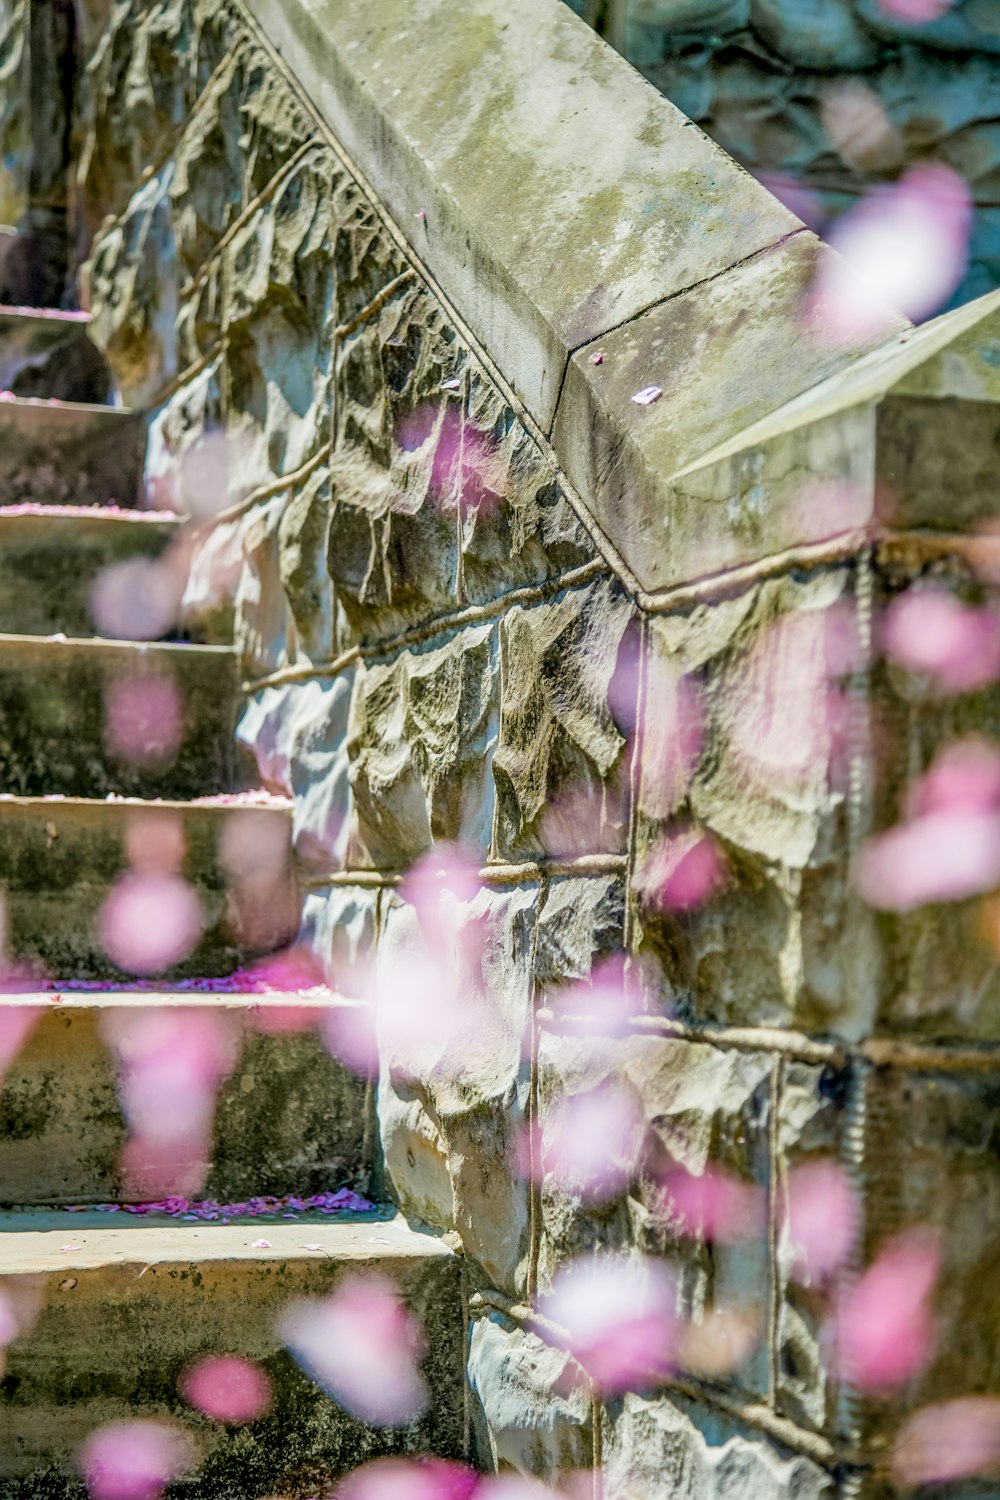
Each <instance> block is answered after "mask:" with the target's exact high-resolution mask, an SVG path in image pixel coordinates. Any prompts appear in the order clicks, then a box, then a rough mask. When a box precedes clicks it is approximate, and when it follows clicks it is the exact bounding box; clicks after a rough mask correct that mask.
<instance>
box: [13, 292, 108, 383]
mask: <svg viewBox="0 0 1000 1500" xmlns="http://www.w3.org/2000/svg"><path fill="white" fill-rule="evenodd" d="M0 274H2V273H0ZM87 321H88V320H87V319H86V318H85V317H83V316H82V315H81V314H79V313H57V312H45V313H29V312H23V311H22V310H21V309H19V308H17V309H13V308H12V309H5V310H0V390H4V391H13V392H14V394H15V396H41V397H43V398H46V397H47V398H49V399H52V398H55V399H56V400H58V401H90V402H94V403H95V404H96V405H98V406H102V405H105V404H108V403H110V402H111V400H112V398H113V391H112V381H111V373H110V371H109V369H108V367H107V365H106V364H105V362H104V360H103V359H102V358H101V355H100V354H99V353H98V351H97V349H96V348H95V346H94V345H93V343H92V342H91V340H90V337H89V334H88V327H87Z"/></svg>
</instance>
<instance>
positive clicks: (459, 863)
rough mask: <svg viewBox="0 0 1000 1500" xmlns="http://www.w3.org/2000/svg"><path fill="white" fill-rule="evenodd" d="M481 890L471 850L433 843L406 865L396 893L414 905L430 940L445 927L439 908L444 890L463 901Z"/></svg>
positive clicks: (458, 846)
mask: <svg viewBox="0 0 1000 1500" xmlns="http://www.w3.org/2000/svg"><path fill="white" fill-rule="evenodd" d="M481 889H482V881H481V880H480V878H479V861H478V860H477V859H476V857H475V855H474V854H473V852H472V850H471V849H463V848H462V846H461V845H459V844H435V845H434V847H433V848H432V849H429V850H428V852H427V853H426V854H424V855H422V856H421V858H420V859H418V860H417V862H416V864H414V865H411V866H410V869H409V870H408V871H407V873H406V875H405V877H404V879H403V883H402V885H401V886H400V895H401V896H402V897H403V899H404V900H405V901H408V902H409V903H410V904H411V906H412V907H413V908H414V910H415V911H416V913H417V916H418V917H419V918H420V923H421V926H422V927H423V928H424V931H425V932H426V933H427V934H428V936H429V937H430V938H431V940H432V941H433V940H437V939H439V938H441V937H442V936H443V933H444V931H445V928H446V926H447V919H446V918H444V917H443V916H442V910H441V898H442V896H443V895H444V894H445V892H448V893H449V894H450V895H452V896H453V897H454V898H455V900H456V901H460V902H462V903H463V904H464V903H468V902H470V901H473V900H474V899H475V897H476V895H477V894H478V893H479V891H480V890H481Z"/></svg>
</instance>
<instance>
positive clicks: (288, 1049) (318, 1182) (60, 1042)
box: [0, 993, 368, 1205]
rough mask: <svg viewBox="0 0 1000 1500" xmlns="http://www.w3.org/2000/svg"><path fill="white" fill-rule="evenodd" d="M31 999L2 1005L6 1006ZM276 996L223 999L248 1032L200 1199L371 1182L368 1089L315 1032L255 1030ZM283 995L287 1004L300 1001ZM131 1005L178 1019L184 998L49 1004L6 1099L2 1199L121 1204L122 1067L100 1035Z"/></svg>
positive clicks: (0, 1103)
mask: <svg viewBox="0 0 1000 1500" xmlns="http://www.w3.org/2000/svg"><path fill="white" fill-rule="evenodd" d="M31 998H32V997H30V996H23V997H17V999H16V1000H15V999H14V998H13V997H7V1000H6V1004H7V1005H8V1006H10V1005H13V1004H16V1003H18V1001H21V1000H30V999H31ZM34 998H36V999H37V997H34ZM197 998H198V1000H199V1001H201V1002H203V1001H209V1002H210V1001H211V997H208V996H204V997H202V996H199V997H197ZM280 998H282V997H277V996H275V997H268V999H267V1000H266V1001H265V1000H264V998H263V997H258V998H257V999H256V1000H255V998H254V997H252V996H248V997H231V996H219V997H216V1000H217V1003H218V1004H219V1005H220V1006H221V1007H222V1012H221V1013H222V1014H224V1015H225V1016H226V1018H227V1019H228V1020H230V1021H231V1022H232V1024H233V1027H234V1030H235V1031H236V1034H237V1036H239V1035H240V1033H241V1032H242V1040H241V1042H240V1044H239V1049H240V1055H239V1061H238V1063H237V1065H236V1068H235V1070H234V1072H233V1074H232V1076H231V1077H230V1078H229V1079H228V1080H227V1082H226V1083H225V1084H224V1085H223V1087H222V1089H221V1091H220V1093H219V1097H218V1107H217V1110H216V1116H215V1144H214V1147H213V1151H212V1157H211V1168H210V1170H209V1172H208V1174H207V1177H206V1179H205V1182H204V1189H203V1194H202V1196H205V1197H211V1198H215V1199H216V1200H217V1201H219V1202H222V1203H232V1202H237V1201H239V1200H240V1199H243V1198H245V1197H247V1196H248V1195H251V1194H262V1193H275V1194H281V1193H289V1192H294V1193H302V1194H307V1193H315V1192H327V1191H330V1190H332V1189H333V1188H335V1187H339V1186H341V1185H342V1184H344V1183H347V1182H349V1183H351V1184H352V1185H356V1186H358V1187H360V1188H361V1190H362V1191H364V1190H365V1189H366V1188H367V1185H368V1184H367V1181H366V1171H365V1162H364V1156H363V1151H362V1146H363V1142H364V1135H365V1101H364V1083H363V1081H362V1080H361V1079H359V1078H357V1077H356V1076H355V1075H354V1074H352V1073H351V1072H349V1071H348V1070H347V1069H346V1068H343V1067H341V1066H339V1065H338V1064H336V1063H335V1062H334V1061H333V1059H332V1058H331V1057H330V1055H329V1053H327V1052H326V1050H325V1049H324V1048H323V1047H322V1046H321V1045H320V1043H319V1041H318V1040H317V1038H316V1037H315V1035H313V1034H312V1033H311V1032H310V1031H309V1030H305V1031H303V1032H302V1033H288V1032H285V1033H280V1032H279V1033H277V1034H274V1035H270V1034H267V1032H266V1031H265V1032H264V1033H262V1034H259V1033H257V1032H256V1030H255V1029H254V1021H255V1011H254V1009H253V1007H254V1005H255V1004H256V1005H257V1007H258V1010H259V1012H260V1014H261V1019H262V1020H263V1022H264V1023H265V1025H266V1022H267V1008H268V1007H270V1006H272V1005H273V1004H274V1003H275V1001H277V1000H279V999H280ZM285 998H286V1003H288V1004H295V1003H296V1001H298V1000H299V997H298V996H288V997H285ZM187 999H188V1001H189V1002H190V999H191V997H190V996H188V997H187ZM129 1001H131V1002H132V1004H133V1005H135V1006H139V1005H143V1006H148V1005H150V1004H151V1003H156V1004H169V1005H170V1007H171V1008H173V1009H176V1010H178V1011H180V1012H181V1013H183V1010H184V1002H185V997H184V996H183V995H165V996H160V995H149V994H137V995H135V996H130V995H124V994H120V993H117V994H112V995H93V996H91V995H73V994H72V993H65V994H64V995H63V998H62V1002H61V1003H60V1004H59V1005H58V1006H56V1005H53V1004H51V1003H50V1002H48V1000H47V997H45V998H43V999H42V1003H43V1004H44V1005H46V1012H45V1014H44V1015H43V1017H42V1020H41V1022H40V1024H39V1025H38V1027H37V1028H36V1030H35V1031H34V1033H33V1034H32V1036H31V1038H30V1040H29V1042H28V1044H27V1046H26V1047H25V1048H23V1049H22V1051H21V1052H20V1053H19V1054H18V1058H17V1064H16V1067H14V1068H12V1069H11V1071H10V1072H9V1073H8V1075H7V1076H6V1078H5V1079H4V1087H3V1092H2V1093H0V1135H2V1145H0V1202H4V1203H18V1204H22V1205H23V1204H45V1203H50V1204H55V1203H70V1204H78V1203H106V1202H110V1201H118V1200H120V1199H121V1197H122V1186H123V1184H122V1181H121V1174H120V1165H119V1153H120V1151H121V1147H122V1145H123V1143H124V1138H125V1126H124V1121H123V1119H122V1115H121V1111H120V1108H119V1104H118V1099H117V1095H116V1089H115V1080H116V1068H115V1062H114V1059H113V1057H112V1056H111V1054H110V1052H109V1049H108V1047H107V1045H106V1043H105V1041H104V1040H103V1037H104V1035H106V1025H107V1023H108V1021H109V1020H113V1019H114V1017H115V1016H116V1015H118V1016H121V1011H120V1009H119V1008H120V1007H122V1006H123V1005H125V1004H126V1003H127V1002H129ZM199 1008H201V1007H199ZM248 1022H249V1024H247V1023H248ZM131 1187H132V1189H134V1188H135V1182H134V1181H132V1182H131ZM159 1196H160V1197H162V1196H163V1183H162V1177H161V1181H160V1191H159ZM133 1197H134V1191H133Z"/></svg>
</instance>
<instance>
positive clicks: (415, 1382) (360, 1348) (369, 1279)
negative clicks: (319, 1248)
mask: <svg viewBox="0 0 1000 1500" xmlns="http://www.w3.org/2000/svg"><path fill="white" fill-rule="evenodd" d="M279 1332H280V1335H281V1338H282V1339H283V1341H284V1342H285V1344H287V1346H288V1347H289V1349H290V1350H291V1352H292V1354H293V1355H294V1356H295V1358H296V1360H297V1361H298V1362H299V1364H300V1365H301V1366H302V1368H303V1369H304V1370H305V1371H306V1373H307V1374H308V1375H309V1376H310V1377H311V1378H312V1379H313V1380H315V1381H316V1383H317V1385H321V1386H322V1387H323V1389H324V1390H326V1391H327V1392H328V1394H329V1395H331V1396H332V1397H333V1398H334V1400H335V1401H338V1402H339V1403H340V1405H341V1406H343V1407H345V1408H346V1409H347V1410H348V1411H349V1412H351V1413H353V1415H354V1416H357V1417H360V1418H361V1419H362V1420H363V1421H366V1422H373V1423H376V1424H378V1425H379V1426H382V1427H396V1426H399V1425H400V1424H402V1423H404V1422H411V1421H413V1419H414V1418H415V1417H417V1416H419V1414H420V1413H421V1411H423V1409H424V1407H425V1405H426V1404H427V1387H426V1385H425V1384H424V1379H423V1376H422V1375H421V1373H420V1360H421V1358H422V1356H423V1352H424V1336H423V1330H422V1329H421V1327H420V1325H419V1323H418V1322H417V1321H416V1320H415V1319H414V1318H413V1317H411V1315H410V1314H409V1313H408V1312H407V1310H406V1307H405V1306H404V1304H403V1301H402V1297H401V1295H400V1292H399V1289H398V1288H397V1287H396V1286H395V1285H394V1284H393V1283H392V1282H391V1281H387V1280H385V1279H384V1278H382V1277H377V1276H351V1277H348V1278H346V1279H345V1280H344V1281H342V1282H341V1283H340V1285H339V1286H338V1287H337V1290H336V1291H335V1292H333V1293H332V1294H331V1296H329V1297H328V1298H326V1300H325V1301H323V1302H295V1303H293V1304H292V1305H291V1306H290V1307H289V1308H287V1309H286V1311H285V1313H284V1314H283V1316H282V1318H281V1321H280V1324H279Z"/></svg>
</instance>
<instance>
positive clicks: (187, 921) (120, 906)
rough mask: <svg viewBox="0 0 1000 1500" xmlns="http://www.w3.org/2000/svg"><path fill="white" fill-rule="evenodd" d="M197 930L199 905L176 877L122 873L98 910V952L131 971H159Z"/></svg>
mask: <svg viewBox="0 0 1000 1500" xmlns="http://www.w3.org/2000/svg"><path fill="white" fill-rule="evenodd" d="M201 931H202V912H201V903H200V902H199V900H198V897H197V896H196V895H195V892H194V890H193V889H192V887H191V886H190V885H188V883H187V881H185V880H182V879H181V878H180V876H178V875H154V874H132V875H123V876H122V877H121V879H120V880H119V881H118V882H117V884H116V885H115V886H114V887H113V888H112V891H111V894H110V895H109V896H108V898H107V900H106V901H105V903H104V905H103V907H102V908H101V942H102V943H103V945H104V950H105V952H106V953H107V954H108V956H109V957H110V958H111V959H112V960H113V961H114V962H115V963H116V964H117V965H118V967H119V968H120V969H124V970H125V971H126V972H128V973H132V974H159V973H162V972H163V970H164V969H169V968H170V967H171V965H173V964H178V963H180V962H181V961H182V959H185V958H187V957H188V955H189V954H190V953H192V952H193V951H194V949H195V948H196V947H197V946H198V941H199V939H200V937H201Z"/></svg>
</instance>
